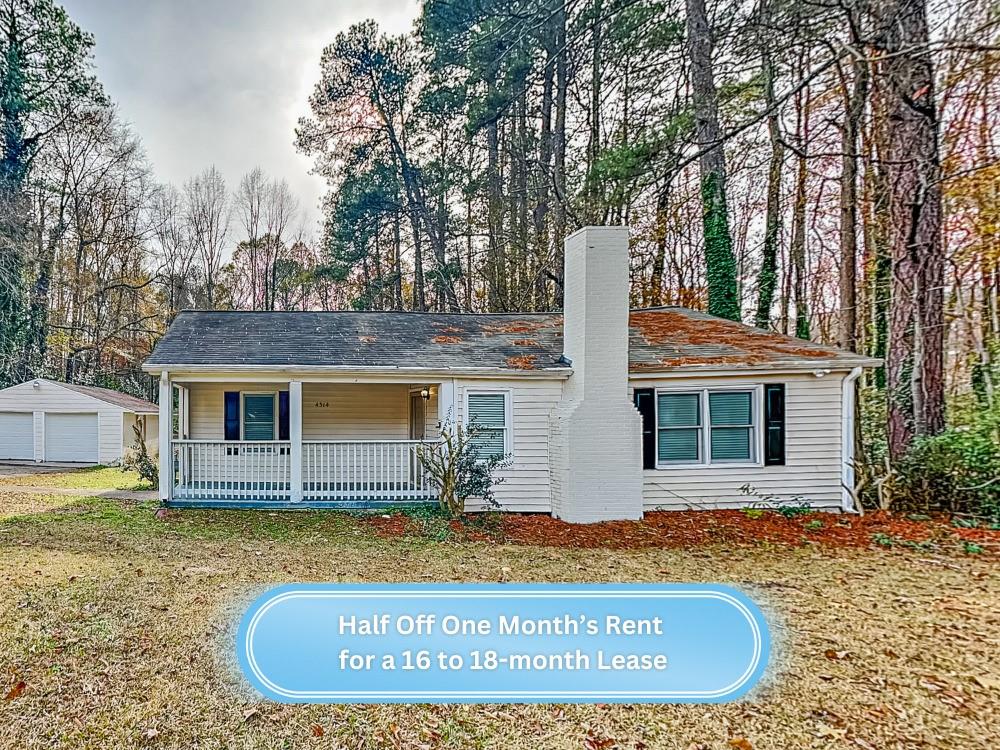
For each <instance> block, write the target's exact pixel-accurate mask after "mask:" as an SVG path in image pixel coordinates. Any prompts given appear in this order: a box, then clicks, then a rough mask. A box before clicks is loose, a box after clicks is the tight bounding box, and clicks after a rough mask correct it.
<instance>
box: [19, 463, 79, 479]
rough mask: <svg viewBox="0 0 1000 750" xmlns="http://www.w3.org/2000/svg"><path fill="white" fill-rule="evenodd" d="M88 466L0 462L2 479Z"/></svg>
mask: <svg viewBox="0 0 1000 750" xmlns="http://www.w3.org/2000/svg"><path fill="white" fill-rule="evenodd" d="M87 466H88V464H66V463H56V462H50V463H41V464H36V463H35V462H33V461H0V477H30V476H32V475H34V474H53V473H56V472H66V471H72V470H73V469H85V468H87Z"/></svg>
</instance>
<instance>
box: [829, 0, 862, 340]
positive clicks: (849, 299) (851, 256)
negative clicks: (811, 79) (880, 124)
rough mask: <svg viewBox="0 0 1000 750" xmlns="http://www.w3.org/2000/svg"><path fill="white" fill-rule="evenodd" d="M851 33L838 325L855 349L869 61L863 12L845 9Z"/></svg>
mask: <svg viewBox="0 0 1000 750" xmlns="http://www.w3.org/2000/svg"><path fill="white" fill-rule="evenodd" d="M847 22H848V25H849V26H850V33H851V53H852V61H851V82H850V84H848V83H847V82H846V81H844V82H843V86H842V90H841V92H842V97H843V103H844V122H843V125H842V126H841V129H840V136H841V145H840V150H841V156H840V316H839V322H840V328H839V335H838V337H837V338H838V341H839V343H840V346H841V348H843V349H848V350H849V351H856V350H857V349H858V294H857V266H858V136H859V134H860V131H861V118H862V116H863V115H864V111H865V101H866V100H867V98H868V63H867V61H866V60H865V59H864V49H863V48H862V41H861V40H862V36H863V32H862V28H861V23H862V15H861V13H860V11H858V10H857V9H855V8H853V7H848V9H847Z"/></svg>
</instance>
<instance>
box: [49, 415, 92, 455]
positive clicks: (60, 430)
mask: <svg viewBox="0 0 1000 750" xmlns="http://www.w3.org/2000/svg"><path fill="white" fill-rule="evenodd" d="M45 460H46V461H75V462H78V463H86V464H96V463H97V415H96V414H53V413H52V412H46V414H45Z"/></svg>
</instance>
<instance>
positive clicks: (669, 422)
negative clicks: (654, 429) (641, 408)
mask: <svg viewBox="0 0 1000 750" xmlns="http://www.w3.org/2000/svg"><path fill="white" fill-rule="evenodd" d="M657 411H658V412H659V426H660V427H693V426H695V425H699V424H701V414H700V409H699V408H698V394H697V393H661V394H660V398H659V406H658V409H657Z"/></svg>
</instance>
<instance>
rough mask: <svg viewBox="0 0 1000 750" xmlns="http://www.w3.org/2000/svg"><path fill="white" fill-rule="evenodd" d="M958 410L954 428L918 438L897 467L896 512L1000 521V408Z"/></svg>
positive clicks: (895, 485) (894, 488)
mask: <svg viewBox="0 0 1000 750" xmlns="http://www.w3.org/2000/svg"><path fill="white" fill-rule="evenodd" d="M958 412H959V413H958V415H957V418H956V419H955V425H954V426H952V427H949V428H948V429H947V430H945V431H944V432H943V433H941V434H940V435H935V436H934V437H928V438H921V439H918V440H916V441H915V442H914V445H913V448H912V449H911V450H910V452H909V453H908V454H907V455H906V456H905V457H904V458H903V460H901V461H900V462H899V463H898V465H897V466H896V467H895V471H896V477H895V481H894V483H893V508H894V509H895V510H916V511H926V510H942V511H948V512H952V513H967V514H971V515H974V516H978V517H981V518H986V519H989V520H991V521H996V520H998V519H1000V406H996V405H994V407H993V408H991V409H974V408H970V407H965V408H964V409H960V410H958Z"/></svg>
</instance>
